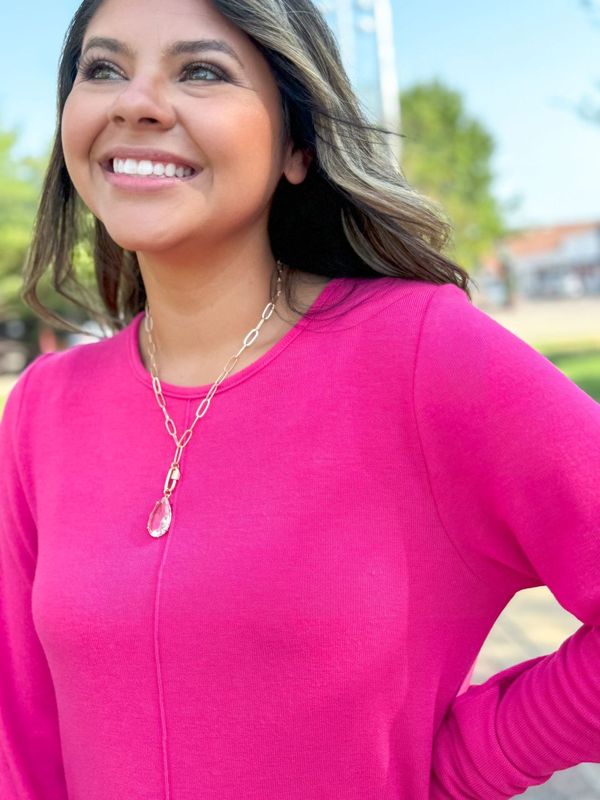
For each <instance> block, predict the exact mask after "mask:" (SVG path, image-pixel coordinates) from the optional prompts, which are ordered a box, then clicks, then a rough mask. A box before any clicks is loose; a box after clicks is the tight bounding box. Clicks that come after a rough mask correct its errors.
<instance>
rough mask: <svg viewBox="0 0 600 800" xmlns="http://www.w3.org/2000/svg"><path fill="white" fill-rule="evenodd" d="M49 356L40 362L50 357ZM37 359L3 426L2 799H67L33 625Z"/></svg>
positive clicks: (51, 700)
mask: <svg viewBox="0 0 600 800" xmlns="http://www.w3.org/2000/svg"><path fill="white" fill-rule="evenodd" d="M44 357H45V356H42V357H41V358H44ZM39 360H40V359H37V360H36V361H35V362H33V364H30V365H29V367H28V368H27V369H26V370H25V371H24V373H23V374H22V375H21V376H20V378H19V380H18V381H17V383H16V385H15V386H14V387H13V390H12V392H11V393H10V395H9V398H8V400H7V403H6V407H5V409H4V415H3V417H2V422H1V423H0V673H1V680H0V797H1V798H2V800H42V798H44V800H67V789H66V785H65V776H64V770H63V763H62V755H61V746H60V735H59V728H58V714H57V708H56V698H55V694H54V687H53V684H52V678H51V676H50V671H49V669H48V663H47V661H46V657H45V655H44V651H43V650H42V646H41V644H40V641H39V639H38V636H37V634H36V631H35V629H34V626H33V620H32V614H31V590H32V583H33V578H34V574H35V566H36V555H37V538H36V528H35V520H34V516H33V511H32V508H31V505H30V498H28V497H27V493H26V490H25V486H24V483H25V481H26V477H27V475H26V459H25V458H24V459H23V462H21V461H20V458H22V457H23V453H22V450H21V447H20V444H21V443H20V439H19V430H20V426H21V425H22V423H23V422H24V410H23V408H22V401H23V396H24V394H25V391H26V386H27V382H28V379H29V377H30V375H31V371H32V368H33V367H34V365H35V364H36V363H37V361H39Z"/></svg>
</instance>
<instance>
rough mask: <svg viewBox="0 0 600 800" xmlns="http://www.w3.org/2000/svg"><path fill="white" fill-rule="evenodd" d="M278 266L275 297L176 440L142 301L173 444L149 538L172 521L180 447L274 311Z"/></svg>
mask: <svg viewBox="0 0 600 800" xmlns="http://www.w3.org/2000/svg"><path fill="white" fill-rule="evenodd" d="M282 267H283V265H282V263H281V261H279V260H277V286H276V289H275V294H274V296H273V298H272V299H271V300H270V301H269V302H268V303H267V305H266V306H265V308H264V310H263V312H262V314H261V315H260V320H259V322H258V324H257V325H256V327H254V328H252V330H250V331H248V333H247V334H246V336H245V337H244V342H243V344H242V346H241V347H240V349H239V350H238V351H237V353H235V354H234V355H233V356H231V358H230V359H229V361H228V362H227V364H225V367H224V368H223V371H222V372H221V374H220V375H219V377H218V378H217V380H216V381H215V382H214V383H213V385H212V386H211V387H210V389H209V391H208V393H207V395H206V397H205V398H204V399H203V400H202V402H201V403H200V405H199V406H198V408H197V409H196V414H195V416H194V421H193V422H192V424H191V425H190V427H189V428H187V429H186V430H185V431H184V432H183V434H182V435H181V437H180V438H178V436H177V429H176V428H175V423H174V422H173V420H172V419H171V417H170V416H169V412H168V411H167V404H166V402H165V398H164V395H163V391H162V386H161V384H160V380H159V378H158V368H157V366H156V345H155V344H154V340H153V338H152V328H153V326H154V323H153V320H152V315H151V314H150V307H149V305H148V301H146V313H145V317H144V327H145V329H146V332H147V334H148V342H149V344H148V351H149V355H150V362H151V369H150V372H151V374H152V388H153V389H154V394H155V396H156V401H157V403H158V405H159V407H160V409H161V410H162V412H163V415H164V418H165V427H166V429H167V432H168V433H169V435H170V436H171V437H172V438H173V440H174V442H175V456H174V458H173V461H172V462H171V466H170V467H169V471H168V472H167V477H166V479H165V485H164V487H163V495H162V497H161V498H160V500H158V501H157V502H156V503H155V504H154V507H153V509H152V511H151V512H150V516H149V517H148V525H147V529H148V533H149V534H150V536H153V537H154V538H155V539H158V538H159V537H160V536H164V534H165V533H166V532H167V531H168V530H169V526H170V525H171V519H172V518H173V510H172V508H171V503H170V502H169V498H170V497H171V495H172V494H173V492H174V490H175V487H176V486H177V481H178V480H179V479H180V478H181V467H180V463H179V462H180V461H181V454H182V452H183V448H184V447H185V446H186V445H187V444H188V443H189V441H190V439H191V438H192V432H193V430H194V426H195V425H196V423H197V422H198V420H199V419H202V417H203V416H204V415H205V414H206V412H207V411H208V407H209V406H210V401H211V400H212V398H213V395H214V394H215V392H216V391H217V389H218V388H219V385H220V384H221V383H222V381H224V380H225V378H226V377H227V376H228V375H229V373H230V372H231V370H232V369H233V368H234V367H235V365H236V364H237V362H238V359H239V357H240V356H241V354H242V353H243V352H244V350H245V349H246V348H247V347H250V345H251V344H253V343H254V342H255V341H256V338H257V336H258V334H259V332H260V329H261V327H262V326H263V324H264V323H265V321H266V320H268V319H269V317H270V316H271V314H272V313H273V311H274V310H275V303H276V302H277V300H278V298H279V295H280V294H281V274H282Z"/></svg>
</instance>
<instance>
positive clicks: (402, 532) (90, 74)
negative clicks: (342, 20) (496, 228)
mask: <svg viewBox="0 0 600 800" xmlns="http://www.w3.org/2000/svg"><path fill="white" fill-rule="evenodd" d="M58 101H59V102H58V108H59V126H58V131H57V137H56V140H55V143H54V147H53V152H52V157H51V161H50V166H49V169H48V174H47V177H46V181H45V185H44V189H43V193H42V197H41V201H40V208H39V214H38V218H37V222H36V229H35V232H34V239H33V243H32V247H31V251H30V254H29V258H28V263H27V266H26V270H25V286H24V297H25V299H26V300H27V301H28V302H29V303H30V305H31V306H32V307H33V308H34V309H35V310H36V311H37V313H39V315H40V316H41V317H44V318H45V319H48V320H55V321H60V318H58V317H53V316H52V314H51V313H50V312H49V311H48V310H47V309H46V308H45V307H44V305H43V303H42V302H41V301H40V299H39V298H38V295H37V285H38V282H39V281H40V279H41V277H42V276H44V275H45V274H46V273H47V272H49V273H50V278H51V284H52V285H53V287H54V288H55V290H56V291H57V292H60V293H62V294H64V295H66V296H69V297H71V294H70V292H68V291H67V290H68V289H69V287H70V286H71V285H72V284H74V285H75V289H76V290H77V275H76V271H75V268H74V265H73V254H74V252H75V250H76V248H79V247H82V246H85V247H88V248H89V251H90V253H91V256H92V258H93V262H94V268H95V276H96V283H97V296H96V297H94V298H92V300H93V302H92V301H87V300H85V299H84V297H83V296H82V295H80V294H78V293H77V291H75V293H74V294H73V295H72V299H73V301H74V302H76V303H77V304H79V305H80V306H82V307H83V308H87V309H88V311H89V313H91V314H92V315H94V316H95V317H96V318H97V319H98V321H100V322H106V323H108V325H109V327H110V328H111V329H112V332H113V335H112V336H109V337H107V338H105V339H101V340H100V341H98V342H95V343H93V344H90V345H79V346H76V347H73V348H71V349H70V350H67V351H63V352H57V353H48V354H45V355H42V356H40V357H39V358H37V359H36V360H35V361H34V362H33V363H32V364H30V365H29V366H28V368H27V369H26V370H25V371H24V373H23V374H22V376H21V377H20V378H19V380H18V382H17V384H16V385H15V387H14V389H13V390H12V392H11V394H10V396H9V398H8V401H7V404H6V409H5V412H4V416H3V419H2V427H1V428H0V460H1V463H2V469H1V470H0V663H2V669H3V675H2V681H1V682H0V715H1V719H0V722H1V724H0V797H2V800H4V798H7V800H42V799H43V800H46V798H52V799H53V800H67V798H69V800H107V798H111V800H112V798H128V800H147V798H164V800H198V798H210V799H211V800H240V798H248V800H250V798H256V799H257V800H258V798H260V800H280V798H286V800H325V799H327V800H329V799H330V798H331V799H332V800H333V799H335V800H399V798H403V800H448V798H456V799H457V800H458V798H485V800H501V798H508V797H512V796H514V795H516V794H519V793H521V792H522V791H523V790H524V789H525V788H526V787H527V786H529V785H533V784H536V783H542V782H544V781H545V780H546V779H547V778H548V777H549V775H550V774H551V773H552V772H553V771H555V770H557V769H564V768H565V767H568V766H570V765H572V764H575V763H579V762H580V761H593V760H598V759H599V758H600V747H599V745H598V729H599V727H600V691H599V685H598V675H597V664H598V660H599V658H600V627H599V626H600V580H599V575H598V563H600V536H599V535H598V533H599V531H598V522H597V509H598V500H599V496H598V482H597V475H598V474H599V472H600V407H599V406H598V404H596V403H595V402H594V401H592V399H591V398H590V397H589V396H588V395H586V394H585V393H584V392H582V391H581V390H579V389H578V388H577V387H576V386H575V385H574V384H573V383H572V382H571V381H569V380H568V379H567V378H566V377H565V376H564V375H563V374H562V373H561V372H559V371H558V370H557V369H556V368H555V367H553V366H552V364H550V362H549V361H547V360H546V359H544V358H543V357H542V356H541V355H539V354H538V353H537V352H536V351H534V350H532V349H531V348H530V347H528V346H527V345H526V344H525V343H524V342H523V341H522V340H520V339H518V338H517V337H515V336H513V335H512V334H510V333H509V332H508V331H507V330H506V329H505V328H503V327H502V326H500V325H498V324H497V323H495V322H494V321H493V320H492V319H491V318H490V317H488V316H487V315H486V314H484V313H483V312H481V311H479V310H478V309H477V308H475V307H474V306H473V305H472V304H471V302H470V299H469V294H468V289H469V280H470V279H469V277H468V275H467V273H466V272H465V271H464V270H463V269H462V268H460V267H459V266H457V265H455V264H453V263H452V262H451V261H449V260H448V259H447V258H446V257H445V256H444V255H443V252H442V250H443V245H444V242H445V241H446V237H447V235H448V233H449V229H448V226H447V224H446V223H445V222H444V221H443V219H442V218H440V217H439V216H438V213H437V211H436V209H435V207H434V206H433V205H431V204H429V203H428V202H427V201H426V200H425V199H424V198H422V197H420V196H419V195H418V194H416V193H415V192H414V191H413V190H412V189H411V187H410V186H408V185H407V183H406V181H405V180H404V177H403V176H402V174H401V172H400V171H399V170H398V168H397V166H396V165H395V164H394V162H393V158H392V155H391V152H390V150H389V149H388V148H387V146H386V144H385V139H384V132H383V131H381V130H379V129H377V128H374V127H372V126H370V125H369V124H368V123H367V122H366V120H365V119H364V117H363V115H362V114H361V111H360V107H359V105H358V102H357V100H356V98H355V96H354V94H353V92H352V89H351V87H350V85H349V83H348V79H347V77H346V75H345V73H344V70H343V68H342V66H341V63H340V59H339V53H338V51H337V48H336V44H335V41H334V39H333V37H332V35H331V33H330V31H329V29H328V28H327V26H326V25H325V23H324V21H323V18H322V17H321V15H320V13H319V12H318V11H317V9H316V8H315V7H314V6H313V5H312V3H311V2H310V1H309V0H245V2H240V1H239V0H215V1H214V2H212V3H211V2H208V0H104V2H99V1H98V0H86V1H85V2H84V3H83V4H82V5H81V7H80V8H79V10H78V11H77V13H76V15H75V17H74V20H73V23H72V25H71V27H70V29H69V31H68V33H67V37H66V40H65V45H64V51H63V55H62V59H61V63H60V70H59V92H58ZM90 220H91V221H92V225H90ZM351 295H352V296H354V298H355V300H356V302H354V303H352V302H350V299H351ZM332 310H334V311H335V312H336V313H335V314H331V313H329V312H330V311H332ZM215 376H217V377H215ZM213 401H214V403H213ZM161 487H162V490H161ZM542 584H546V585H548V586H549V587H550V588H551V589H552V591H553V592H554V593H555V595H556V596H557V597H558V599H559V600H560V601H561V602H562V603H563V604H564V605H565V607H567V608H568V609H569V611H571V613H573V614H576V615H577V616H578V617H579V619H580V620H581V621H582V623H583V624H582V627H581V628H580V629H579V630H578V631H577V632H576V633H575V634H574V635H573V636H572V637H571V638H570V639H568V640H567V642H565V644H564V645H563V647H562V648H561V649H560V650H559V651H557V652H556V653H552V654H549V655H548V656H544V657H542V658H540V659H535V660H533V661H530V662H525V663H522V664H517V665H515V666H514V667H512V668H511V669H509V670H507V671H505V672H503V673H500V674H498V675H495V676H493V677H492V678H491V679H490V680H489V681H488V682H487V683H486V684H484V685H483V686H471V687H469V688H468V689H467V691H465V692H463V693H461V694H460V695H459V691H460V689H461V687H463V684H464V682H465V677H466V676H467V675H468V674H469V672H470V668H471V665H472V663H473V660H474V658H475V657H476V655H477V652H478V651H479V649H480V648H481V646H482V644H483V642H484V640H485V639H486V637H487V634H488V633H489V631H490V628H491V627H492V625H493V623H494V621H495V620H496V618H497V617H498V615H499V613H500V611H501V610H502V608H504V607H505V605H506V604H507V602H508V601H509V600H510V598H511V597H512V596H513V594H514V593H515V592H516V591H518V590H519V589H522V588H525V587H528V586H537V585H542ZM463 688H464V687H463Z"/></svg>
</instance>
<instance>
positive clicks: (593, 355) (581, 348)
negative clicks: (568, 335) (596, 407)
mask: <svg viewBox="0 0 600 800" xmlns="http://www.w3.org/2000/svg"><path fill="white" fill-rule="evenodd" d="M536 349H538V350H539V351H540V352H541V353H543V354H544V355H545V356H546V358H547V359H549V360H550V361H551V362H552V363H553V364H554V365H555V366H557V367H558V368H559V369H560V370H561V372H564V373H565V375H566V376H567V377H568V378H570V379H571V380H572V381H573V383H576V384H577V385H578V386H579V387H580V388H581V389H583V391H584V392H587V393H588V394H589V395H591V397H593V398H594V400H596V401H597V402H599V403H600V347H598V346H593V345H586V344H585V343H580V344H569V345H560V344H551V345H548V344H545V345H544V346H543V347H538V348H536Z"/></svg>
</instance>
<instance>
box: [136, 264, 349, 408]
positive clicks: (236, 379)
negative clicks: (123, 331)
mask: <svg viewBox="0 0 600 800" xmlns="http://www.w3.org/2000/svg"><path fill="white" fill-rule="evenodd" d="M344 280H345V279H344V278H332V279H331V280H329V281H328V282H327V283H326V284H325V286H324V287H323V289H322V290H321V292H320V293H319V294H318V295H317V297H316V298H315V299H314V300H313V302H312V303H311V305H310V306H309V310H311V311H313V310H316V309H318V308H320V307H321V306H322V305H323V304H324V303H325V302H326V301H327V300H329V299H330V298H331V297H332V296H333V295H335V292H336V290H337V288H338V285H340V284H341V283H342V282H343V281H344ZM143 319H144V311H140V312H139V313H138V314H136V315H135V317H134V318H133V319H132V320H131V323H130V324H129V326H128V328H127V330H128V332H129V339H128V343H127V344H128V348H127V349H128V351H129V361H130V364H131V367H132V369H133V372H134V374H135V376H136V378H137V379H138V380H140V381H141V382H142V383H143V384H144V385H145V386H147V387H148V388H149V389H150V390H152V376H151V375H150V372H148V370H147V369H146V367H145V366H144V362H143V361H142V357H141V354H140V351H139V346H138V340H139V339H138V337H139V328H140V325H141V324H142V320H143ZM311 322H312V319H311V317H309V316H303V317H301V318H300V319H299V320H298V322H296V324H295V325H294V327H293V328H290V330H289V331H288V332H287V333H285V334H284V335H283V336H282V338H281V339H279V341H278V342H276V343H275V344H274V345H273V347H271V348H270V349H269V350H267V352H266V353H263V354H262V355H261V356H259V358H257V359H256V361H253V362H252V363H251V364H248V366H246V367H243V368H242V369H241V370H239V372H235V373H234V374H233V375H229V376H228V377H227V378H225V380H224V381H223V382H222V383H221V384H220V385H219V393H222V392H224V391H227V390H228V389H233V388H234V386H237V385H238V384H239V383H242V381H245V380H248V378H251V377H252V376H253V375H255V374H256V373H257V372H259V371H260V370H261V369H263V367H266V366H267V364H269V363H270V362H271V361H272V360H273V359H274V358H276V357H277V356H278V355H279V354H280V353H281V352H282V351H283V350H285V348H286V347H287V346H288V345H289V344H290V343H291V342H292V341H293V340H294V339H295V338H296V336H298V335H299V334H300V333H301V332H302V331H303V330H304V328H306V327H307V326H309V325H310V324H311ZM160 384H161V386H162V390H163V394H165V395H170V396H171V397H184V398H185V397H199V396H201V395H205V394H206V393H207V392H208V390H209V389H210V387H211V386H212V384H211V383H207V384H205V385H203V386H176V385H175V384H173V383H166V382H165V381H162V380H161V382H160Z"/></svg>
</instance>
